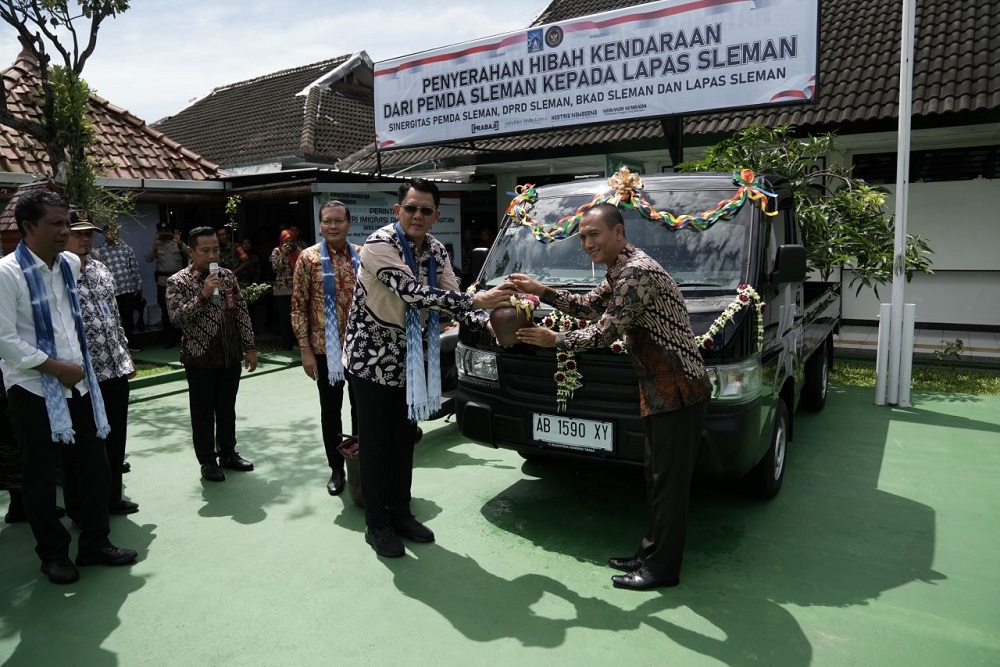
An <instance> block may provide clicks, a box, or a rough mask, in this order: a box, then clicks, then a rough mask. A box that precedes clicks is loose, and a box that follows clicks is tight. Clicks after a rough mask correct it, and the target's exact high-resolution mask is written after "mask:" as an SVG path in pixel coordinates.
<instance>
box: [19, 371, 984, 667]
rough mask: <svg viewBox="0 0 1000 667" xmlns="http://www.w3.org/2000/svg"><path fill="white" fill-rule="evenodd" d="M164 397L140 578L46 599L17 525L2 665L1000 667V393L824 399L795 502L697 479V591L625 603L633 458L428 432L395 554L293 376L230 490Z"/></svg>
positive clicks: (134, 479)
mask: <svg viewBox="0 0 1000 667" xmlns="http://www.w3.org/2000/svg"><path fill="white" fill-rule="evenodd" d="M175 384H176V383H175ZM182 388H183V387H182V386H181V387H178V386H174V387H173V389H174V390H179V389H182ZM168 389H170V387H169V386H161V387H160V388H159V389H158V390H157V394H156V395H151V394H149V393H148V391H147V396H146V400H143V401H141V402H138V403H136V404H135V405H133V407H132V412H131V417H132V421H131V431H130V440H129V441H130V457H129V460H130V461H131V463H132V467H133V472H132V473H130V474H129V475H127V476H126V478H125V479H126V482H127V485H128V488H127V495H128V496H130V497H131V498H132V499H134V500H136V501H137V502H139V503H140V504H141V506H142V511H141V512H139V513H138V514H135V515H132V516H129V517H112V539H113V540H114V541H115V542H116V543H117V544H121V545H123V546H129V547H134V548H137V549H138V550H139V552H140V561H139V562H138V563H137V564H135V565H134V566H132V567H130V568H118V569H113V568H85V569H84V570H83V573H82V574H83V577H82V579H81V580H80V581H79V582H78V583H77V584H74V585H72V586H68V587H58V586H54V585H51V584H49V583H48V582H47V581H45V580H44V579H43V577H42V575H41V574H40V573H39V572H38V562H37V560H36V558H35V556H34V553H33V552H32V544H33V543H32V540H31V536H30V532H29V530H28V528H27V526H26V525H23V524H18V525H13V526H4V527H2V529H0V658H2V660H3V661H4V663H3V664H7V665H86V666H90V665H127V666H128V665H331V664H348V665H367V664H383V665H403V664H406V665H429V664H433V665H437V666H442V665H513V664H517V665H622V666H625V665H628V666H632V665H683V666H687V665H793V666H794V665H832V666H842V665H878V666H885V665H934V666H938V665H980V664H982V665H996V664H1000V603H998V600H1000V578H998V576H997V562H998V560H1000V531H998V530H997V517H998V516H1000V490H998V489H1000V487H998V484H997V480H998V479H1000V398H995V397H973V396H954V395H948V396H941V395H928V394H915V395H914V397H913V407H911V408H909V409H889V408H879V407H876V406H874V405H873V404H872V395H873V392H872V391H871V390H862V389H846V390H841V389H837V388H834V389H833V391H832V392H831V395H830V399H829V401H828V403H827V408H826V411H825V412H823V413H821V414H820V415H805V414H802V413H800V414H799V415H798V419H797V422H796V425H795V428H796V432H795V435H796V438H795V442H794V443H793V448H792V449H791V451H790V454H789V462H788V465H789V470H788V476H787V478H786V481H785V487H784V489H783V490H782V492H781V494H780V496H779V497H778V498H777V499H775V500H774V501H772V502H769V503H759V502H755V501H751V500H748V499H746V498H744V497H742V496H741V495H739V494H738V493H736V492H733V491H732V490H730V489H727V488H725V487H720V486H718V485H712V484H700V485H699V486H698V488H697V490H696V493H695V497H694V500H693V504H692V512H691V531H690V536H689V545H688V552H687V558H686V562H685V569H684V573H683V583H682V584H681V586H680V587H678V588H675V589H667V590H663V591H654V592H648V593H634V592H625V591H619V590H616V589H614V588H612V586H611V582H610V577H611V574H612V571H611V570H609V569H608V568H607V567H605V566H604V561H605V559H606V558H607V557H608V556H612V555H622V554H626V553H628V552H629V551H630V550H631V549H632V548H633V547H634V546H635V543H636V541H637V539H638V538H639V536H640V534H641V533H642V531H643V529H644V518H643V500H642V499H643V487H642V478H641V475H640V473H639V471H638V470H635V469H608V468H595V467H588V466H578V465H568V464H549V465H533V464H526V463H523V462H522V461H521V459H520V458H519V457H518V456H517V455H516V454H513V453H510V452H506V451H495V450H491V449H487V448H484V447H482V446H479V445H475V444H471V443H467V442H465V441H464V440H463V439H462V437H461V436H460V435H459V433H458V431H457V428H456V426H455V425H454V423H446V422H444V421H438V422H432V423H429V424H425V425H424V429H425V431H426V433H427V434H426V436H425V438H424V440H423V442H422V443H421V444H420V445H419V446H418V452H417V469H416V471H415V473H414V496H415V498H416V500H415V502H414V509H415V511H416V513H417V515H418V516H419V517H420V518H422V519H424V520H426V521H427V522H428V524H429V525H430V526H431V527H432V528H433V529H434V531H435V532H436V533H437V536H438V542H437V543H436V544H431V545H411V546H412V548H410V549H409V550H408V552H407V556H406V557H405V558H402V559H397V560H381V559H379V558H377V557H376V556H375V555H374V553H373V552H372V551H371V549H370V548H369V547H368V546H367V545H366V544H365V542H364V539H363V537H362V534H361V531H362V526H363V519H362V514H361V512H360V511H359V510H358V509H357V508H355V507H353V506H352V505H350V501H349V499H347V497H346V494H345V496H344V497H343V498H331V497H330V496H328V495H327V494H326V490H325V486H324V484H325V482H326V478H327V473H326V468H325V459H324V455H323V451H322V446H321V445H320V444H319V442H320V437H319V421H318V400H317V397H316V396H315V389H314V387H313V385H312V383H311V382H310V381H309V380H308V379H307V378H306V377H305V376H304V375H303V374H302V371H301V369H298V368H292V369H287V370H279V371H276V372H272V373H269V374H266V375H261V376H259V377H254V378H252V379H248V380H246V381H245V382H244V384H243V386H242V390H241V393H240V399H239V404H238V410H239V415H240V417H239V436H240V441H241V446H240V450H241V452H242V453H243V454H244V455H245V456H247V457H248V458H250V459H252V460H254V461H255V462H256V464H257V471H256V472H253V473H248V474H239V473H231V474H230V475H229V480H228V481H226V482H225V483H223V484H211V483H203V482H202V481H201V480H200V479H199V474H198V466H197V465H196V463H195V458H194V454H193V453H192V451H191V446H190V443H189V435H188V422H187V418H188V417H187V405H186V400H187V397H186V395H185V394H183V393H171V392H170V391H167V390H168ZM144 391H146V390H144ZM150 391H151V390H150Z"/></svg>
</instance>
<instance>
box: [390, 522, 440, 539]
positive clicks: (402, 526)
mask: <svg viewBox="0 0 1000 667" xmlns="http://www.w3.org/2000/svg"><path fill="white" fill-rule="evenodd" d="M392 528H393V530H395V531H396V534H397V535H399V536H400V537H405V538H406V539H408V540H410V541H411V542H433V541H434V533H433V532H432V531H431V529H430V528H428V527H427V526H425V525H424V524H422V523H420V522H419V521H417V520H416V519H415V518H414V517H412V516H408V517H406V518H405V519H393V521H392Z"/></svg>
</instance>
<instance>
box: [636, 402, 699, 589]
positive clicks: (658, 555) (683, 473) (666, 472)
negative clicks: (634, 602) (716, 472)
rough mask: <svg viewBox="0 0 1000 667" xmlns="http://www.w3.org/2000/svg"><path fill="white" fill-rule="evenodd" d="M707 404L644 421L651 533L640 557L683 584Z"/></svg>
mask: <svg viewBox="0 0 1000 667" xmlns="http://www.w3.org/2000/svg"><path fill="white" fill-rule="evenodd" d="M707 410H708V399H705V400H703V401H701V402H699V403H696V404H694V405H692V406H689V407H686V408H681V409H680V410H675V411H673V412H664V413H660V414H655V415H650V416H648V417H645V418H643V420H642V421H643V426H644V427H645V431H646V460H645V471H646V503H647V505H648V509H649V529H648V530H647V531H646V535H645V537H643V538H642V543H641V544H640V546H639V551H638V554H637V555H638V556H639V557H640V558H642V559H643V561H644V563H645V566H646V568H647V569H648V570H649V571H650V572H652V573H653V574H655V575H656V576H658V577H663V578H666V579H672V580H674V581H679V580H680V572H681V560H682V559H683V556H684V543H685V541H686V539H687V522H688V506H689V505H690V497H691V477H692V476H693V475H694V465H695V462H696V461H697V458H698V445H699V443H700V442H701V427H702V423H703V422H704V420H705V412H706V411H707Z"/></svg>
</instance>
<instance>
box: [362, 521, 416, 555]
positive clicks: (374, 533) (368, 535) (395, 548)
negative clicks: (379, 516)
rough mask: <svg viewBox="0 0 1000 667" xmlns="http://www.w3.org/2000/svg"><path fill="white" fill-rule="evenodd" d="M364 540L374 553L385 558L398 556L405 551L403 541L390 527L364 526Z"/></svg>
mask: <svg viewBox="0 0 1000 667" xmlns="http://www.w3.org/2000/svg"><path fill="white" fill-rule="evenodd" d="M365 542H367V543H368V544H370V545H371V547H372V549H374V550H375V553H377V554H378V555H379V556H385V557H386V558H399V557H400V556H402V555H403V554H405V553H406V551H405V550H404V549H403V541H402V540H400V539H399V535H397V534H396V531H394V530H393V529H392V528H365Z"/></svg>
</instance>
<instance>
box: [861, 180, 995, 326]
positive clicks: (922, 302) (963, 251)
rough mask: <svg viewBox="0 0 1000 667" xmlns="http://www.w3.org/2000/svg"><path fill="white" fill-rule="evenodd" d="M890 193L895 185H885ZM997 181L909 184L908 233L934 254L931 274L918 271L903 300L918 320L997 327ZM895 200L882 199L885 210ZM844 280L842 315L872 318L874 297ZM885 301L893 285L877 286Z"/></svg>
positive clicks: (876, 300)
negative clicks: (912, 306)
mask: <svg viewBox="0 0 1000 667" xmlns="http://www.w3.org/2000/svg"><path fill="white" fill-rule="evenodd" d="M887 189H888V190H890V192H894V191H895V187H887ZM997 201H1000V180H987V179H981V180H976V181H947V182H936V183H911V184H910V196H909V213H908V216H907V231H908V232H909V233H910V234H917V235H920V236H922V237H924V238H925V239H926V240H927V241H928V243H929V244H930V247H931V249H932V250H933V251H934V254H933V255H931V260H932V262H933V263H932V265H931V268H932V269H933V270H934V271H936V273H935V274H934V275H929V276H927V275H923V274H917V275H915V276H914V278H913V280H912V281H911V282H910V283H907V285H906V287H905V300H906V302H907V303H914V304H916V306H917V310H916V316H917V323H918V324H920V323H925V324H930V323H935V324H963V325H964V324H973V325H982V326H994V327H1000V290H997V285H998V283H1000V212H998V211H997V210H996V202H997ZM895 205H896V204H895V198H894V197H893V196H890V197H888V198H887V200H886V208H887V210H888V211H889V212H892V211H894V210H895ZM849 278H850V276H849V274H848V275H847V277H846V279H845V281H844V311H843V316H844V318H845V319H852V320H874V319H875V318H876V316H877V314H878V304H879V299H878V298H876V297H875V294H874V292H873V291H872V290H862V292H861V294H860V295H859V296H858V297H855V296H854V290H853V289H850V288H849V287H848V286H847V284H848V281H849ZM879 295H880V296H881V301H883V302H885V303H888V302H889V300H890V299H891V297H892V286H891V284H890V285H886V286H885V287H883V288H880V289H879Z"/></svg>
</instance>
